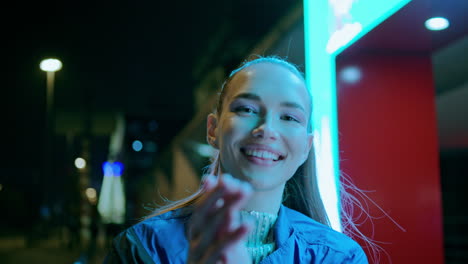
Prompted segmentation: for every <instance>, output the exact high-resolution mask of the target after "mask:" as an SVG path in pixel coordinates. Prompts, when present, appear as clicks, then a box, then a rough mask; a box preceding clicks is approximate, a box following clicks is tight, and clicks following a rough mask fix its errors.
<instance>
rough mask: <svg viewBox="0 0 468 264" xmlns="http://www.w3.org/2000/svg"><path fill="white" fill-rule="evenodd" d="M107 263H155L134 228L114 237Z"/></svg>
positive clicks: (105, 261)
mask: <svg viewBox="0 0 468 264" xmlns="http://www.w3.org/2000/svg"><path fill="white" fill-rule="evenodd" d="M104 263H105V264H117V263H122V264H127V263H128V264H130V263H155V262H154V260H153V259H152V258H151V257H150V255H149V254H148V252H147V251H146V249H145V248H144V247H143V245H142V244H141V241H140V240H139V238H138V237H137V235H136V233H135V232H134V230H133V229H132V228H130V229H127V230H125V231H123V232H122V233H120V234H119V235H118V236H117V237H115V238H114V240H113V242H112V247H111V249H110V251H109V253H108V254H107V256H106V258H105V259H104Z"/></svg>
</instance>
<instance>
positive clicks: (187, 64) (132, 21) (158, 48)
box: [0, 0, 301, 206]
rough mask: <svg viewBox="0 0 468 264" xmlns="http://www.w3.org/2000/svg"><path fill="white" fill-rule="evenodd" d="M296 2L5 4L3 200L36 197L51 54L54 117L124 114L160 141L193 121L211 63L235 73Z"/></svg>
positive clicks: (0, 181)
mask: <svg viewBox="0 0 468 264" xmlns="http://www.w3.org/2000/svg"><path fill="white" fill-rule="evenodd" d="M300 2H301V1H297V0H290V1H284V0H275V1H214V0H213V1H212V0H210V1H166V2H163V1H105V2H103V1H78V2H76V1H75V2H70V1H47V2H38V1H30V2H9V3H8V4H4V7H3V8H2V10H3V13H4V14H5V15H4V16H3V15H2V16H1V18H0V19H1V21H0V22H1V23H2V28H3V29H4V30H3V32H2V35H3V36H4V37H3V43H4V44H6V47H4V49H3V50H2V51H3V56H5V57H6V58H7V67H5V70H4V76H5V77H4V84H3V85H2V92H3V96H2V98H3V99H4V100H3V102H4V104H3V106H4V110H3V116H4V117H6V119H4V123H3V125H2V127H3V129H2V131H3V133H5V134H4V135H3V139H4V143H3V144H2V145H3V155H4V158H3V159H2V160H3V162H2V165H1V167H0V169H1V176H0V184H3V185H4V192H3V194H4V195H2V196H3V197H2V199H4V198H5V197H7V199H9V198H8V196H5V191H6V190H7V188H10V187H14V188H15V189H14V190H13V191H14V192H15V193H17V194H21V193H24V194H27V193H29V194H27V196H29V198H28V199H36V198H35V197H34V196H35V194H34V192H35V191H37V190H36V188H35V187H34V186H36V185H37V184H40V181H41V180H40V179H41V176H40V174H41V173H42V172H41V170H42V161H43V160H42V159H41V155H43V152H42V149H43V147H44V140H43V139H44V128H45V89H46V74H45V73H44V72H42V71H41V70H40V69H39V62H40V61H41V60H42V59H44V58H47V57H56V58H59V59H60V60H61V61H62V62H63V65H64V66H63V69H62V70H61V71H59V72H58V73H57V74H56V81H55V94H54V96H55V99H54V103H55V105H54V107H55V111H56V113H61V112H83V111H88V112H89V113H91V115H92V114H94V113H99V112H115V111H122V112H124V113H125V114H126V116H127V117H132V118H135V119H138V118H146V119H148V118H149V119H154V120H156V121H157V122H159V124H160V126H159V130H160V134H161V135H160V137H159V140H160V141H161V142H159V143H161V144H162V143H164V142H169V141H170V139H171V137H172V136H174V135H176V134H177V133H178V131H180V129H181V128H182V127H183V126H184V124H186V123H187V122H188V121H189V120H190V119H191V118H192V115H193V113H194V102H193V88H194V87H195V86H196V84H197V83H198V82H199V81H200V79H201V78H202V77H203V74H204V73H206V72H208V71H209V70H210V69H212V68H214V67H215V66H222V67H224V68H225V70H226V71H229V70H232V69H233V67H234V66H236V65H237V64H238V63H239V62H240V61H241V60H242V59H243V58H244V56H246V55H248V52H249V51H250V50H252V48H253V47H254V46H255V44H257V43H258V42H259V41H260V40H261V38H262V37H263V36H264V35H265V34H266V33H267V32H268V30H270V29H271V28H272V27H273V26H274V25H275V23H277V22H278V20H279V19H280V18H281V17H282V16H284V15H285V14H286V12H287V11H288V10H289V8H291V7H292V6H293V5H297V4H298V3H300ZM197 72H198V73H199V74H196V73H197ZM5 103H6V104H5ZM3 133H2V134H3ZM62 140H63V139H62ZM102 140H103V139H101V141H102ZM104 141H105V140H104ZM58 155H59V156H60V153H59V154H58ZM100 155H101V156H102V155H104V156H105V154H100ZM95 156H99V155H95ZM58 162H64V160H62V159H60V160H58ZM63 182H66V179H65V180H63ZM10 189H11V188H10ZM10 194H11V192H10ZM36 200H37V199H36ZM4 201H5V200H4ZM21 206H23V205H21ZM25 206H28V205H27V204H26V205H25Z"/></svg>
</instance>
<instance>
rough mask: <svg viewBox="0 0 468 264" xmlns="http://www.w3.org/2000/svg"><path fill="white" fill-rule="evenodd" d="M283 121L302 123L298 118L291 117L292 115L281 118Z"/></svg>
mask: <svg viewBox="0 0 468 264" xmlns="http://www.w3.org/2000/svg"><path fill="white" fill-rule="evenodd" d="M281 119H283V120H285V121H294V122H297V123H300V121H299V120H298V119H297V118H294V117H293V116H290V115H285V116H283V117H281Z"/></svg>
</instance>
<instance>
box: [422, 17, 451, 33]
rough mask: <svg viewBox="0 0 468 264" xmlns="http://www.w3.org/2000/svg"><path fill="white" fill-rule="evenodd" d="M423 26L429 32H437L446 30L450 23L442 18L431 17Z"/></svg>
mask: <svg viewBox="0 0 468 264" xmlns="http://www.w3.org/2000/svg"><path fill="white" fill-rule="evenodd" d="M424 25H425V26H426V28H427V29H429V30H433V31H438V30H444V29H446V28H448V27H449V26H450V22H449V21H448V20H447V19H446V18H444V17H433V18H429V19H428V20H426V22H425V23H424Z"/></svg>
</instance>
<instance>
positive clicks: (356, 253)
mask: <svg viewBox="0 0 468 264" xmlns="http://www.w3.org/2000/svg"><path fill="white" fill-rule="evenodd" d="M356 244H357V243H356ZM343 263H349V264H368V263H369V261H368V260H367V256H366V254H365V253H364V250H363V249H362V248H361V247H360V246H359V245H356V247H355V248H354V249H353V250H352V251H351V252H350V255H349V257H348V259H347V261H345V262H343Z"/></svg>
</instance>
